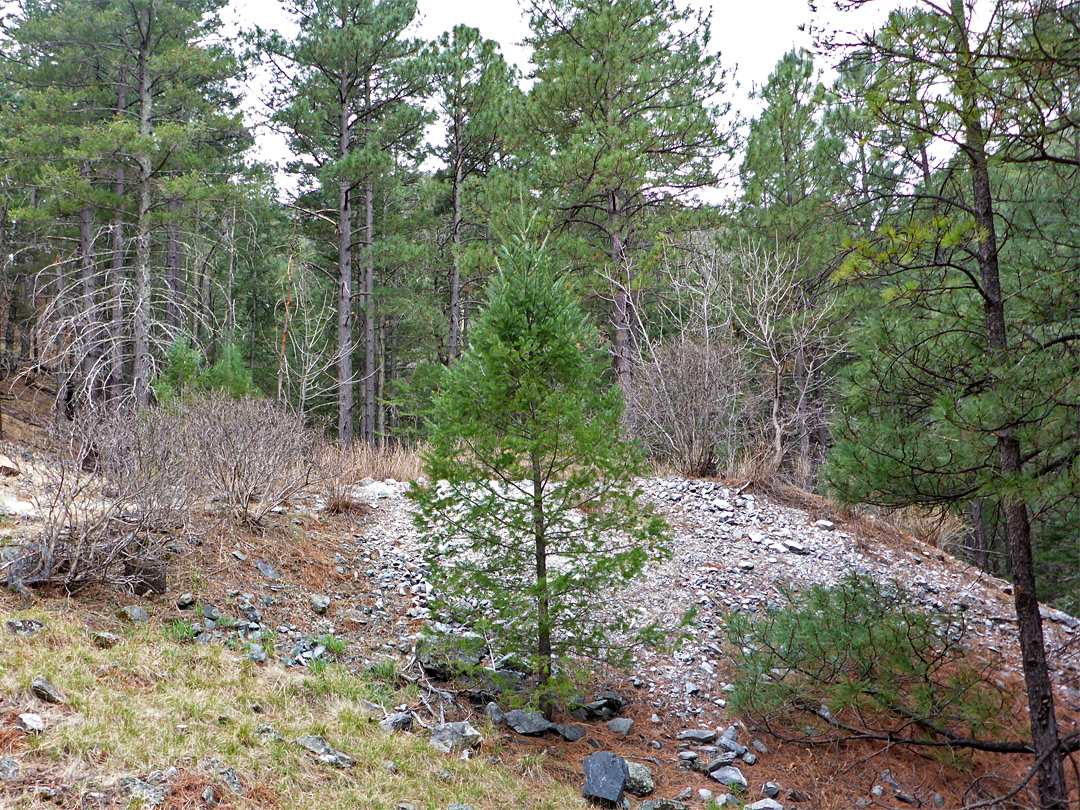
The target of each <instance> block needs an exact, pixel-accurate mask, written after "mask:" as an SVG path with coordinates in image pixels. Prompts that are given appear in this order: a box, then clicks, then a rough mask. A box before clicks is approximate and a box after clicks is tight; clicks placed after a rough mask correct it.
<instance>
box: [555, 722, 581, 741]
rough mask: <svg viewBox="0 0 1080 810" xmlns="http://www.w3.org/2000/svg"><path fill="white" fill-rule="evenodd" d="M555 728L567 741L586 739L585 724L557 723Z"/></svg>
mask: <svg viewBox="0 0 1080 810" xmlns="http://www.w3.org/2000/svg"><path fill="white" fill-rule="evenodd" d="M554 728H555V733H556V734H558V735H559V736H560V737H562V738H563V739H564V740H566V741H567V742H572V743H573V742H578V741H580V740H583V739H585V728H584V727H583V726H564V725H562V724H561V723H557V724H556V725H555V727H554Z"/></svg>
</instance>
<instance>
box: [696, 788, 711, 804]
mask: <svg viewBox="0 0 1080 810" xmlns="http://www.w3.org/2000/svg"><path fill="white" fill-rule="evenodd" d="M697 797H698V801H702V802H711V801H712V799H713V792H712V791H711V790H709V789H708V788H698V792H697Z"/></svg>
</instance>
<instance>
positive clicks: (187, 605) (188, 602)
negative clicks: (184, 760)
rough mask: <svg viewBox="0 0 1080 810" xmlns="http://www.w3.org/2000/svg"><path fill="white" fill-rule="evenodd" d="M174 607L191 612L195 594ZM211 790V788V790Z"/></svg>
mask: <svg viewBox="0 0 1080 810" xmlns="http://www.w3.org/2000/svg"><path fill="white" fill-rule="evenodd" d="M176 607H177V608H179V609H180V610H191V609H192V608H193V607H195V594H193V593H182V594H180V598H179V599H177V600H176ZM212 789H213V788H211V790H212Z"/></svg>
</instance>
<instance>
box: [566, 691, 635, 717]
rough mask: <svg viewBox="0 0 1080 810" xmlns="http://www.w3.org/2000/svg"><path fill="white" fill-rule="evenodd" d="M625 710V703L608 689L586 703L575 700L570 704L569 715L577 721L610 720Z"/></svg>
mask: <svg viewBox="0 0 1080 810" xmlns="http://www.w3.org/2000/svg"><path fill="white" fill-rule="evenodd" d="M625 708H626V701H625V700H623V698H622V697H620V696H619V695H618V694H616V693H615V692H613V691H612V690H610V689H602V690H601V691H599V692H597V693H596V694H595V695H593V696H592V697H591V698H590V699H589V700H588V701H584V700H581V699H577V700H575V701H573V702H572V703H571V704H570V713H571V714H572V715H574V717H576V718H577V719H578V720H585V721H591V720H610V719H611V718H612V717H614V716H615V715H617V714H618V713H619V712H621V711H622V710H623V709H625Z"/></svg>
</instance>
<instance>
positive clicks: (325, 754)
mask: <svg viewBox="0 0 1080 810" xmlns="http://www.w3.org/2000/svg"><path fill="white" fill-rule="evenodd" d="M296 744H297V745H299V746H300V747H301V748H304V749H306V750H308V751H310V752H311V753H312V754H314V755H315V759H317V760H319V762H321V763H322V764H323V765H329V766H331V767H333V768H351V767H352V766H353V765H355V764H356V760H354V759H353V758H352V757H350V756H349V755H348V754H346V753H343V752H341V751H338V750H337V749H336V748H331V747H330V745H329V744H328V743H327V742H326V740H324V739H323V738H322V737H301V738H300V739H298V740H297V741H296Z"/></svg>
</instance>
